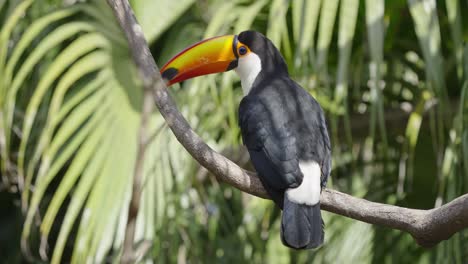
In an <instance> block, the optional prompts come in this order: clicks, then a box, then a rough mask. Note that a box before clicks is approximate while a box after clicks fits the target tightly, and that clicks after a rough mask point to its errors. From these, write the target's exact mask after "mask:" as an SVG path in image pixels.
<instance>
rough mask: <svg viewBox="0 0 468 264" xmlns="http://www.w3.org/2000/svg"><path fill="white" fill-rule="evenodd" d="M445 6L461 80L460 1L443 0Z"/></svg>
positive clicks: (461, 29) (461, 39)
mask: <svg viewBox="0 0 468 264" xmlns="http://www.w3.org/2000/svg"><path fill="white" fill-rule="evenodd" d="M445 6H446V7H447V16H448V21H449V23H450V31H451V33H452V40H453V44H454V48H453V51H454V55H455V59H456V61H457V75H458V78H459V79H460V80H461V79H462V78H463V28H462V19H461V11H460V10H461V7H460V1H458V0H445Z"/></svg>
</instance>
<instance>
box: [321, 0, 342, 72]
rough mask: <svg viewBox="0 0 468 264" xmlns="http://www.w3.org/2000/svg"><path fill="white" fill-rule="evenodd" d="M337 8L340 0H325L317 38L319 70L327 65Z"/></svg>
mask: <svg viewBox="0 0 468 264" xmlns="http://www.w3.org/2000/svg"><path fill="white" fill-rule="evenodd" d="M337 10H338V0H327V1H324V2H323V4H322V8H321V10H320V22H319V32H318V39H317V67H318V71H319V72H322V69H323V68H324V67H326V66H327V57H328V48H329V47H330V42H331V38H332V35H333V28H334V26H335V18H336V13H337Z"/></svg>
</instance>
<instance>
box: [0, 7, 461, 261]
mask: <svg viewBox="0 0 468 264" xmlns="http://www.w3.org/2000/svg"><path fill="white" fill-rule="evenodd" d="M130 2H131V4H132V6H133V8H134V10H135V13H136V16H137V18H138V20H139V21H140V23H141V24H142V26H143V30H144V32H145V35H146V37H147V39H148V41H149V43H150V46H151V50H152V52H153V55H154V57H155V59H156V61H157V63H158V65H159V66H162V64H163V63H165V62H166V61H167V60H168V59H169V58H170V57H172V56H173V55H175V54H176V53H177V52H178V51H180V50H181V49H183V48H184V47H186V46H187V45H190V44H192V43H194V42H196V41H199V40H201V39H203V38H207V37H212V36H216V35H222V34H232V33H239V32H241V31H243V30H247V29H255V30H257V31H260V32H263V33H264V34H266V35H267V36H268V37H269V38H270V39H271V40H272V41H273V42H274V43H275V44H276V46H277V47H278V48H280V50H281V51H282V53H283V55H284V57H285V59H286V61H287V63H288V65H289V70H290V73H291V75H292V76H293V78H294V79H295V80H297V81H298V82H299V83H300V84H302V86H303V87H305V88H306V89H308V90H309V91H310V93H311V94H312V95H313V96H315V97H316V98H317V100H318V101H319V102H320V103H321V105H322V107H323V108H324V110H325V111H326V114H327V119H328V125H329V129H330V133H331V137H332V145H333V172H332V179H331V181H330V182H329V187H330V188H333V189H337V190H340V191H343V192H346V193H350V194H352V195H354V196H358V197H363V198H366V199H369V200H372V201H376V202H381V203H388V204H395V205H399V206H405V207H411V208H420V209H429V208H433V207H437V206H440V205H442V204H444V203H446V202H448V201H450V200H452V199H454V198H455V197H457V196H460V195H462V194H465V193H467V192H468V130H467V129H466V128H467V127H468V98H467V97H468V44H467V40H468V17H467V16H466V10H468V1H465V0H445V1H435V0H407V1H405V0H394V1H384V0H366V1H359V0H341V1H339V0H327V1H325V0H322V1H320V0H316V1H306V0H291V1H287V0H259V1H249V0H235V1H222V0H200V1H194V0H180V1H171V0H133V1H130ZM463 14H465V15H463ZM0 30H1V31H0V111H1V112H0V157H1V163H0V165H1V167H0V169H1V170H0V173H1V179H0V181H1V182H0V212H1V214H0V259H1V260H2V261H4V262H5V263H15V262H20V261H26V260H27V261H32V262H49V261H52V262H54V263H59V262H74V263H84V262H85V261H86V262H87V263H99V262H115V261H118V259H119V256H120V254H121V245H122V240H123V234H124V231H125V224H126V218H127V211H128V202H129V200H130V191H131V183H132V176H133V175H132V171H133V166H134V162H135V153H136V142H137V141H136V135H137V131H138V127H139V121H140V109H141V98H142V89H141V85H140V83H139V81H138V76H137V75H136V72H135V69H134V65H133V64H132V61H131V58H130V56H129V53H128V50H127V45H126V40H125V38H124V36H123V34H122V33H121V31H120V29H119V28H118V25H117V23H116V21H115V20H114V18H113V15H112V12H111V11H110V9H109V7H108V6H107V4H106V2H105V1H104V0H88V1H77V0H37V1H33V0H0ZM171 93H172V94H173V96H174V97H175V99H176V101H177V103H178V105H179V108H180V110H181V111H182V113H183V114H184V115H185V116H186V118H187V119H188V120H189V122H190V123H191V125H192V126H193V127H194V128H195V130H196V131H197V132H198V133H199V134H200V135H201V136H202V137H203V138H204V139H205V140H206V141H207V142H208V144H209V145H210V146H212V147H213V148H214V149H216V150H217V151H220V152H222V153H223V154H225V155H226V156H228V157H229V158H231V159H232V160H234V161H235V162H237V163H238V164H240V165H241V166H244V167H246V168H251V167H250V165H249V164H248V154H247V153H246V151H245V150H244V149H243V147H242V146H241V145H242V142H241V140H240V136H239V129H238V127H237V106H238V103H239V101H240V100H241V97H242V91H241V89H240V83H239V79H238V78H237V77H236V76H235V74H234V73H232V72H229V73H226V74H218V75H212V76H205V77H200V78H196V79H194V80H191V81H187V82H185V83H183V84H182V85H180V86H179V85H177V86H175V87H174V88H171ZM151 133H152V135H153V136H152V141H151V144H150V147H149V150H148V152H147V155H146V160H145V182H144V191H143V196H142V207H141V210H140V212H139V215H138V228H137V235H136V241H135V242H136V243H141V242H142V241H145V240H149V241H152V242H153V245H152V247H151V250H150V251H149V252H148V254H147V255H146V256H145V258H144V259H142V260H141V261H144V262H156V263H175V262H177V263H213V262H215V263H232V262H236V263H239V262H240V263H310V262H311V261H317V262H316V263H394V262H398V263H466V261H467V260H468V232H467V231H463V232H460V233H458V234H456V235H454V236H453V237H452V238H450V239H449V240H447V241H444V242H442V243H440V244H439V245H437V246H435V247H434V248H431V249H423V248H420V247H419V246H417V245H416V244H415V242H414V241H413V239H412V238H411V236H410V235H408V234H404V233H401V232H399V231H395V230H390V229H388V228H382V227H378V226H371V225H368V224H364V223H361V222H358V221H354V220H351V219H347V218H345V217H341V216H336V215H333V214H330V213H327V212H324V213H323V217H324V220H325V228H326V229H325V230H326V232H325V234H326V237H325V240H326V242H325V245H324V246H323V247H322V248H320V249H318V250H315V251H303V252H297V251H292V250H289V249H287V248H285V247H283V246H282V244H281V242H280V238H279V216H280V212H279V210H278V209H276V208H274V206H273V203H271V202H270V201H267V200H262V199H259V198H254V197H252V196H250V195H247V194H244V193H241V192H240V191H238V190H235V189H233V188H231V187H230V186H227V185H225V184H223V183H220V182H218V181H217V180H216V179H215V178H214V177H212V176H211V175H210V174H209V173H207V171H206V170H204V169H203V168H200V167H199V166H198V164H196V162H194V161H193V160H192V159H191V158H190V157H189V156H188V154H187V153H186V152H185V151H184V149H183V148H182V147H181V146H180V145H179V144H178V142H177V141H176V140H175V138H174V137H173V136H172V134H171V132H170V131H169V130H168V129H167V127H166V126H164V122H163V120H162V118H161V117H160V116H159V114H158V113H157V112H155V113H154V115H153V117H152V120H151Z"/></svg>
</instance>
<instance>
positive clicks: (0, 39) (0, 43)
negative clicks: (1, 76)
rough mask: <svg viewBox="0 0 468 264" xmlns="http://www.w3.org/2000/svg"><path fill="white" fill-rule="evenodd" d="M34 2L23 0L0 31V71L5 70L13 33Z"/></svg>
mask: <svg viewBox="0 0 468 264" xmlns="http://www.w3.org/2000/svg"><path fill="white" fill-rule="evenodd" d="M32 2H33V1H32V0H29V1H23V2H22V3H21V4H19V5H18V6H17V7H16V8H15V10H14V11H13V13H12V14H11V15H10V16H9V17H8V19H7V22H6V23H5V24H4V25H3V26H2V27H1V29H2V31H1V33H0V72H3V67H4V66H5V60H6V56H7V51H8V41H9V40H10V36H11V33H12V31H13V29H14V28H15V26H16V25H17V23H18V21H19V20H20V19H21V18H22V17H23V15H24V12H26V10H27V9H28V8H29V6H30V5H31V4H32ZM5 88H6V87H5ZM0 91H1V92H2V93H0V95H3V88H2V90H0ZM0 98H1V99H0V100H2V101H3V97H0ZM2 101H0V102H2Z"/></svg>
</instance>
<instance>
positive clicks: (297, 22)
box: [292, 0, 322, 68]
mask: <svg viewBox="0 0 468 264" xmlns="http://www.w3.org/2000/svg"><path fill="white" fill-rule="evenodd" d="M321 2H322V1H303V0H295V1H293V2H292V14H293V18H292V21H293V33H294V34H293V35H294V41H295V42H296V43H297V48H296V58H295V67H296V68H297V67H300V65H301V64H302V61H303V57H304V56H306V55H307V53H306V52H307V51H310V50H311V49H313V47H314V39H315V38H314V37H315V31H316V29H317V21H318V18H319V11H320V4H321Z"/></svg>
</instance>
